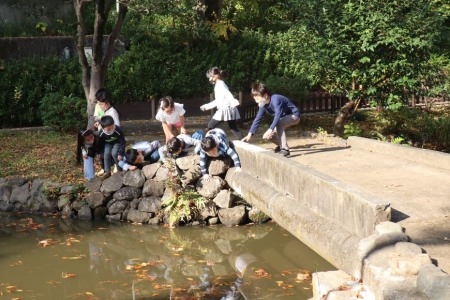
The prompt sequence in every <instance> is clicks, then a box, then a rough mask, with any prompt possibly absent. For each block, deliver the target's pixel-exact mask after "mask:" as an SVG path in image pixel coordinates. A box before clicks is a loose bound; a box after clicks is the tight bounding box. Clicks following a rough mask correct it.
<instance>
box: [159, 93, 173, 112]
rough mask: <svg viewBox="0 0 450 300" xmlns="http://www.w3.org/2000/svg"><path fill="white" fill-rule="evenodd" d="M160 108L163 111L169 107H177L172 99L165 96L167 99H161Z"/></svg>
mask: <svg viewBox="0 0 450 300" xmlns="http://www.w3.org/2000/svg"><path fill="white" fill-rule="evenodd" d="M159 106H160V107H161V108H162V109H166V108H168V107H174V106H175V101H173V98H172V97H170V96H165V97H162V98H161V99H159Z"/></svg>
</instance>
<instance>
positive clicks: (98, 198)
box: [86, 192, 106, 209]
mask: <svg viewBox="0 0 450 300" xmlns="http://www.w3.org/2000/svg"><path fill="white" fill-rule="evenodd" d="M86 201H87V203H88V204H89V206H90V207H91V208H93V209H95V208H97V207H99V206H102V205H105V203H106V197H105V195H104V194H103V193H101V192H94V193H90V194H89V195H87V197H86Z"/></svg>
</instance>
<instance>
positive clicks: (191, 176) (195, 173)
mask: <svg viewBox="0 0 450 300" xmlns="http://www.w3.org/2000/svg"><path fill="white" fill-rule="evenodd" d="M200 177H202V171H201V169H200V165H195V166H192V167H191V168H189V169H188V170H186V171H185V172H184V173H183V175H182V176H181V182H182V183H183V185H188V184H193V183H195V182H197V180H199V179H200Z"/></svg>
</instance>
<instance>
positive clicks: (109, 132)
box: [99, 116, 125, 178]
mask: <svg viewBox="0 0 450 300" xmlns="http://www.w3.org/2000/svg"><path fill="white" fill-rule="evenodd" d="M100 125H101V126H102V129H101V130H100V134H99V139H100V147H101V148H102V149H103V157H104V170H105V174H103V178H108V177H109V176H110V175H111V164H112V161H111V158H112V159H113V160H114V163H115V164H116V166H117V167H118V170H119V171H120V170H121V168H120V167H119V166H118V163H119V161H121V160H122V158H123V156H124V154H125V136H124V134H123V131H122V129H120V127H119V126H117V125H114V119H113V118H112V117H111V116H103V117H102V118H101V119H100Z"/></svg>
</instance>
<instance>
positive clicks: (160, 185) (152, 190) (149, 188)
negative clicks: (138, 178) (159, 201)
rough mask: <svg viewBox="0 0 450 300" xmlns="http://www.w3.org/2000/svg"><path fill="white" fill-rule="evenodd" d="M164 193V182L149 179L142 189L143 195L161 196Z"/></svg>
mask: <svg viewBox="0 0 450 300" xmlns="http://www.w3.org/2000/svg"><path fill="white" fill-rule="evenodd" d="M163 194H164V182H163V181H156V180H154V179H149V180H147V181H146V182H145V184H144V188H143V189H142V196H144V197H147V196H158V197H161V196H162V195H163Z"/></svg>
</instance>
